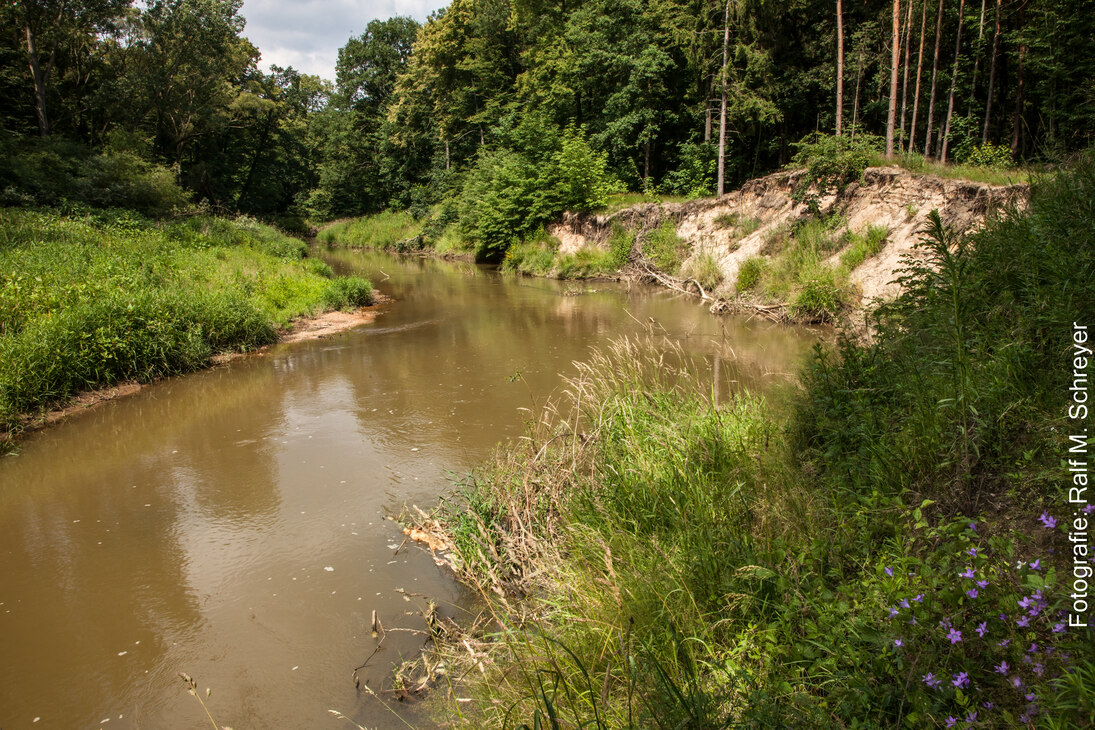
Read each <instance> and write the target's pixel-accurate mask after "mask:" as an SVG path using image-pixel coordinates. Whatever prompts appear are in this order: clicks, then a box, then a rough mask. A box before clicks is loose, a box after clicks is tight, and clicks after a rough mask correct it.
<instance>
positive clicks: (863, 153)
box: [791, 133, 881, 202]
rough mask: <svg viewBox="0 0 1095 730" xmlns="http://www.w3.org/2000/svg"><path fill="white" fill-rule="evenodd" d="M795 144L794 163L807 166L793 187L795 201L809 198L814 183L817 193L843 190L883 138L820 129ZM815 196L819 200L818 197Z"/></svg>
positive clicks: (818, 194)
mask: <svg viewBox="0 0 1095 730" xmlns="http://www.w3.org/2000/svg"><path fill="white" fill-rule="evenodd" d="M794 146H795V147H796V148H797V152H795V156H794V157H793V158H792V162H791V164H792V165H794V166H795V167H804V168H805V169H806V174H805V175H803V176H802V179H801V180H800V181H799V182H798V184H797V185H796V186H795V189H794V190H793V191H792V198H793V199H794V200H795V201H796V202H803V201H807V194H808V191H809V189H810V187H811V186H816V195H817V196H822V195H827V194H829V193H830V192H832V191H833V190H835V191H836V192H841V191H843V190H844V188H845V187H847V185H848V184H849V183H851V182H855V181H856V180H859V178H860V177H861V176H862V175H863V171H864V170H865V169H867V166H868V165H870V163H871V159H872V157H873V156H874V155H875V154H876V153H877V152H878V150H879V149H880V147H881V145H880V139H879V138H878V137H875V136H872V135H869V134H857V135H856V137H855V139H854V140H853V139H852V138H851V136H849V135H842V136H840V137H837V136H835V135H827V134H817V133H815V134H811V135H807V136H806V137H804V138H803V139H802V141H801V142H798V143H796V144H795V145H794ZM813 200H814V201H815V202H816V198H813ZM807 202H809V201H807Z"/></svg>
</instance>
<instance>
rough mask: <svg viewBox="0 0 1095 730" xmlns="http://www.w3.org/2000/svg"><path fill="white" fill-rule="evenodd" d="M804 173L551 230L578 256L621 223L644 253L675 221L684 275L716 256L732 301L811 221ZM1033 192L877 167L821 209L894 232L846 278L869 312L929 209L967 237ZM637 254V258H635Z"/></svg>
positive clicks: (850, 222)
mask: <svg viewBox="0 0 1095 730" xmlns="http://www.w3.org/2000/svg"><path fill="white" fill-rule="evenodd" d="M803 174H804V173H803V172H801V171H794V172H779V173H775V174H773V175H769V176H767V177H763V178H760V179H757V180H751V181H749V182H748V183H746V184H745V185H744V186H743V187H742V188H741V189H740V190H737V191H734V192H731V193H728V194H726V195H724V196H722V197H721V198H708V199H701V200H693V201H688V202H685V203H664V204H656V203H644V204H640V205H636V206H633V207H631V208H625V209H623V210H621V211H618V212H616V213H613V214H610V215H597V214H575V213H569V214H566V215H565V216H564V218H563V220H562V221H561V222H559V223H556V224H554V225H553V226H551V227H549V229H548V233H550V234H551V235H553V236H555V237H556V238H558V239H559V241H560V243H561V247H560V252H561V253H573V252H575V251H577V250H579V249H581V248H583V247H589V246H603V245H605V241H606V240H607V238H608V235H609V233H610V231H611V229H612V226H613V224H616V225H622V226H624V227H627V228H632V229H636V230H639V231H640V236H639V240H638V241H637V243H636V248H638V246H639V245H640V244H641V238H642V232H645V231H651V230H653V229H655V228H657V227H658V226H660V225H662V224H663V223H664V222H665V221H666V220H672V221H673V222H674V224H675V226H676V229H677V235H678V236H679V237H680V238H682V239H683V240H685V241H686V242H687V244H688V247H689V253H688V258H687V259H686V260H685V262H684V266H683V269H684V270H687V269H688V264H689V261H690V260H692V259H694V258H696V257H698V256H702V255H704V254H711V256H712V257H713V258H714V259H715V260H716V261H717V262H718V264H719V267H720V268H721V269H722V273H723V284H721V285H720V286H719V287H718V289H717V290H716V292H715V298H717V299H733V298H734V297H735V295H736V292H735V291H734V282H735V281H736V279H737V273H738V269H739V268H740V266H741V264H742V263H743V262H744V261H746V260H748V259H750V258H753V257H756V256H762V255H764V247H765V242H766V241H767V240H770V238H771V236H772V235H773V233H774V232H775V231H777V230H778V229H779V228H780V227H789V226H791V225H793V224H794V223H795V222H796V221H800V220H803V219H806V218H808V217H810V215H811V214H810V210H809V208H808V206H807V205H806V204H805V203H796V202H795V201H794V200H793V199H792V195H791V193H792V190H793V189H794V188H795V185H796V183H798V182H799V180H800V179H801V176H802V175H803ZM1028 194H1029V186H1027V185H990V184H987V183H977V182H970V181H965V180H951V179H944V178H940V177H935V176H931V175H920V174H917V173H912V172H909V171H907V170H904V169H901V168H899V167H875V168H868V169H867V170H866V171H865V172H864V174H863V179H862V182H859V183H852V184H851V185H849V186H848V187H847V188H845V190H844V191H843V192H842V193H840V194H839V195H837V194H830V195H827V196H823V197H820V198H819V201H818V206H819V208H820V211H821V214H822V215H828V214H836V215H839V216H840V217H841V220H842V225H843V226H844V228H846V230H848V231H852V232H859V231H864V230H865V229H866V228H867V227H868V226H869V225H873V226H884V227H886V228H888V229H889V235H888V236H887V237H886V242H885V245H884V246H883V247H882V249H881V251H879V252H878V253H877V254H876V255H875V256H873V257H871V258H868V259H867V260H866V261H864V262H863V263H862V264H861V265H860V266H858V267H857V268H855V269H854V270H853V271H852V272H851V274H850V276H849V277H848V281H849V283H850V284H851V285H852V286H853V287H855V288H856V289H857V290H858V294H859V306H860V307H863V306H865V305H867V304H868V303H869V302H870V301H871V300H873V299H875V298H888V297H892V296H894V294H896V292H897V285H896V284H895V283H894V278H895V274H896V272H897V270H898V269H899V268H900V267H901V258H902V256H903V255H904V254H908V253H913V252H914V245H915V244H916V242H917V241H918V240H919V239H920V237H921V233H920V231H921V229H922V228H923V227H924V224H925V222H926V220H927V215H928V213H929V212H930V211H932V210H933V209H937V210H938V211H939V213H940V216H941V217H942V219H943V222H944V223H945V224H947V225H949V226H951V227H953V228H954V229H955V230H956V231H959V232H969V231H972V230H975V229H977V228H978V227H980V226H981V225H982V224H983V223H984V220H985V217H986V216H987V215H989V214H990V213H991V212H992V211H994V210H1000V209H1003V208H1004V207H1006V206H1008V205H1023V204H1025V201H1026V199H1027V196H1028ZM725 216H736V217H737V219H738V220H747V219H748V220H750V221H751V223H752V226H756V228H755V230H752V231H751V232H749V233H748V234H747V235H744V236H742V235H740V234H739V233H738V232H736V230H735V228H734V227H732V226H731V227H727V226H725V225H720V224H719V222H717V219H719V218H720V217H725ZM723 220H725V218H723ZM752 226H750V227H752ZM632 253H633V257H634V256H635V255H636V253H637V252H636V251H633V252H632ZM840 253H841V251H839V250H838V251H836V252H835V253H834V254H833V255H832V258H831V260H832V262H833V263H834V264H835V263H836V262H837V261H838V260H839V258H840ZM667 278H668V277H667ZM663 283H666V282H665V281H663ZM716 306H718V305H717V304H716Z"/></svg>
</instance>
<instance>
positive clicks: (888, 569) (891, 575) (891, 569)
mask: <svg viewBox="0 0 1095 730" xmlns="http://www.w3.org/2000/svg"><path fill="white" fill-rule="evenodd" d="M886 575H888V576H890V577H893V568H891V567H889V566H887V567H886Z"/></svg>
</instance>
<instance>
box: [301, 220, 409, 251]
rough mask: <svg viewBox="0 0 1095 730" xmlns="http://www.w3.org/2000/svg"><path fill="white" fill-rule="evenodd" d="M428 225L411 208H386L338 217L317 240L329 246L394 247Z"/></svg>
mask: <svg viewBox="0 0 1095 730" xmlns="http://www.w3.org/2000/svg"><path fill="white" fill-rule="evenodd" d="M424 225H425V222H424V221H423V220H417V219H415V217H414V216H412V215H411V214H410V213H408V212H407V211H384V212H383V213H377V214H375V215H367V216H363V217H361V218H353V219H350V220H345V221H338V222H336V223H334V224H332V225H330V226H328V227H327V228H324V229H323V230H322V231H320V232H319V234H318V235H317V236H316V240H318V241H319V242H320V243H324V244H327V245H329V246H346V247H349V248H379V249H393V248H396V247H397V246H398V244H399V243H400V242H401V241H412V240H414V239H416V238H417V237H418V236H420V235H421V233H422V230H423V228H424ZM419 247H420V246H419Z"/></svg>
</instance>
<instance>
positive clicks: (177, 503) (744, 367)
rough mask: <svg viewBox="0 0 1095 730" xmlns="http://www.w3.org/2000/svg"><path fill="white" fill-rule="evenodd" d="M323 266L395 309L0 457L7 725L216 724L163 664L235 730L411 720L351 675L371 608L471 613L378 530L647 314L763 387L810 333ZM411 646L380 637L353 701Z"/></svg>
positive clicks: (350, 257)
mask: <svg viewBox="0 0 1095 730" xmlns="http://www.w3.org/2000/svg"><path fill="white" fill-rule="evenodd" d="M327 256H328V258H329V261H330V263H331V264H332V266H334V267H335V268H336V269H338V270H340V271H342V272H348V271H357V272H360V273H363V274H364V275H366V276H369V277H370V278H372V279H373V280H374V281H376V282H379V288H380V289H381V290H382V291H385V292H386V293H389V294H391V295H392V296H394V297H395V299H396V300H397V301H396V303H395V304H393V305H391V306H389V307H388V309H387V311H385V312H383V313H382V314H381V315H380V316H379V317H378V318H377V320H376V322H375V323H373V324H370V325H366V326H363V327H361V328H359V329H357V330H354V331H352V332H350V333H347V334H344V335H341V336H338V337H334V338H331V339H326V340H320V341H316V342H304V343H297V344H293V345H280V346H278V347H275V348H273V349H272V350H271V351H269V352H268V353H265V354H263V355H259V356H255V357H249V358H242V359H240V360H236V361H233V362H231V363H229V364H227V365H224V366H221V367H217V368H215V369H213V370H209V371H205V372H202V373H198V374H196V375H192V376H188V377H185V378H178V379H172V380H168V381H164V382H161V383H158V384H155V385H153V386H150V387H148V388H145V389H144V390H142V391H141V392H140V393H138V394H136V395H134V396H131V397H129V398H124V399H122V400H119V401H116V402H113V403H110V404H107V405H105V406H103V407H101V408H98V409H93V410H91V411H89V412H87V413H85V414H82V415H80V416H78V417H74V418H72V419H70V420H69V421H68V422H66V423H65V424H63V425H61V426H59V427H55V428H52V429H47V430H45V431H42V432H40V433H38V434H35V435H33V436H32V437H31V438H30V439H28V440H27V441H26V442H25V443H24V444H23V446H22V449H21V453H20V454H19V455H18V456H14V457H8V458H4V459H0V576H2V582H0V647H2V659H0V728H3V730H16V728H32V727H33V728H47V727H48V728H96V727H100V726H102V727H106V728H198V727H202V726H203V725H204V726H205V727H210V725H209V724H208V720H206V718H205V716H204V714H203V713H202V709H201V707H200V705H199V704H198V702H197V701H196V700H195V699H194V698H193V697H190V696H188V695H187V693H186V687H185V685H184V684H183V682H182V680H181V679H179V677H178V672H180V671H184V672H187V673H189V674H191V675H192V676H193V677H194V679H195V680H196V681H197V683H198V685H199V687H200V688H201V690H202V693H203V696H204V690H205V688H207V687H209V688H211V689H212V694H211V696H210V697H209V698H208V699H207V700H206V702H207V703H208V705H209V707H210V710H211V712H212V714H213V717H214V718H216V720H217V722H218V723H220V724H221V725H229V726H232V727H234V728H236V730H245V729H246V728H259V727H278V728H322V727H330V728H345V727H351V726H350V724H349V723H348V722H346V720H344V719H339V718H338V717H336V716H334V715H332V714H330V713H329V712H328V710H330V709H335V710H338V711H339V712H341V713H344V714H345V715H346V716H347V717H350V718H352V719H353V720H354V721H356V722H357V723H359V724H361V725H364V726H367V727H370V728H374V727H406V725H405V724H404V723H403V721H402V720H400V719H398V718H396V717H395V716H394V715H393V714H392V712H391V711H389V710H387V709H385V708H384V707H383V706H381V705H380V704H379V703H377V702H376V701H375V700H372V699H371V698H370V697H368V696H367V695H359V694H358V692H357V690H356V689H355V688H354V685H353V683H352V681H351V679H350V675H351V671H352V670H353V668H354V667H356V666H357V665H359V664H361V662H362V661H364V659H365V657H366V656H367V655H368V653H369V652H370V651H371V650H372V648H373V646H374V644H375V642H374V641H373V640H372V639H371V637H370V636H369V627H368V624H369V621H370V616H371V613H372V611H373V610H376V611H377V612H378V614H379V616H380V617H381V619H382V620H383V623H384V625H385V626H386V627H387V628H389V629H390V628H395V627H406V628H418V627H420V625H421V624H420V621H421V619H419V618H417V617H416V616H414V615H413V612H414V611H415V610H416V608H419V607H420V602H421V600H422V599H418V598H414V597H411V598H410V600H406V599H405V598H404V595H403V594H402V593H400V592H399V589H403V590H405V591H406V592H408V593H418V594H424V595H428V596H430V597H432V598H433V599H435V600H436V601H438V603H440V604H441V605H442V606H447V607H449V608H448V610H449V611H451V612H458V609H457V608H456V606H459V605H461V604H462V603H463V604H466V603H467V600H466V597H465V596H462V595H461V592H460V589H459V587H458V586H457V585H455V584H454V582H453V581H452V580H451V579H450V578H449V577H448V576H447V575H446V574H445V573H444V572H443V571H442V570H440V569H439V568H437V567H436V566H435V565H434V563H433V561H432V560H431V558H430V556H429V555H428V554H427V553H425V552H424V551H423V550H421V549H419V548H418V547H416V546H409V545H407V546H404V547H403V548H402V549H397V548H399V545H400V543H401V542H402V535H401V533H400V531H399V528H398V527H397V526H396V524H395V523H393V522H391V521H388V520H385V516H389V515H394V514H397V513H398V512H399V510H400V508H401V507H402V505H403V504H405V503H407V504H412V503H417V504H419V505H422V506H423V507H425V506H428V505H431V504H433V503H435V502H436V500H437V498H438V496H439V495H441V494H443V493H445V492H446V491H447V490H448V489H449V488H450V484H451V481H450V479H451V475H452V474H453V473H457V474H458V473H461V472H463V471H466V470H467V469H469V468H471V467H472V466H474V465H476V464H477V463H480V462H482V461H483V460H484V459H485V458H486V457H487V456H488V455H489V453H490V451H491V449H492V448H493V447H494V446H495V445H496V444H497V443H498V442H499V441H501V440H504V439H507V438H512V437H516V436H518V435H520V433H521V430H522V423H523V418H524V413H523V412H522V411H521V410H519V409H520V408H522V407H530V406H531V405H532V403H531V399H530V394H531V397H535V398H536V400H537V402H542V401H543V399H544V398H545V397H546V396H547V395H548V394H549V393H550V392H551V391H552V390H553V389H555V388H556V387H557V386H558V385H559V382H560V373H567V372H570V371H571V370H572V368H571V363H572V362H573V361H574V360H581V359H584V358H585V357H586V356H587V355H588V352H589V348H590V347H591V346H594V345H598V344H604V343H606V342H607V341H608V340H609V339H611V338H614V337H618V336H620V335H623V334H637V333H639V332H641V331H643V326H642V325H641V324H640V323H646V322H649V321H650V320H651V319H652V320H653V321H654V322H656V323H657V325H659V326H660V327H664V329H665V330H666V331H667V332H668V333H669V334H670V335H671V336H672V337H674V338H676V339H679V340H680V341H681V343H682V344H683V346H684V347H685V348H686V349H687V350H690V351H693V352H696V353H698V354H705V355H714V354H715V353H725V352H728V351H729V348H732V350H733V353H734V355H735V358H733V361H732V362H731V363H730V365H729V366H728V369H727V370H726V372H725V374H724V375H723V376H722V378H723V383H724V384H725V382H726V380H734V379H737V380H740V381H743V382H744V383H746V384H748V385H752V386H762V387H763V385H764V384H765V383H767V382H769V381H772V380H782V379H785V378H786V377H787V373H788V372H790V371H792V370H793V369H794V367H795V365H796V364H797V363H798V362H799V361H801V360H802V359H803V358H804V357H805V356H806V354H807V352H808V350H809V348H810V347H811V345H812V344H813V343H814V342H815V341H816V339H817V337H818V335H817V333H815V332H811V331H809V330H798V329H791V328H785V327H774V326H772V325H769V324H766V323H762V322H751V323H749V322H744V321H742V320H734V319H728V318H717V317H713V316H711V315H709V314H707V312H706V309H705V308H704V307H702V306H700V305H699V304H698V303H697V302H696V301H695V300H690V299H687V298H681V297H679V296H676V295H674V294H672V293H670V292H667V291H665V290H660V289H649V288H632V289H630V290H629V289H628V288H626V287H623V286H620V285H613V284H593V285H587V284H574V283H570V284H563V283H559V282H552V281H545V280H532V279H515V278H512V277H505V276H501V275H499V274H498V273H496V272H494V271H492V270H488V269H484V268H481V267H477V266H474V265H471V264H452V263H444V262H438V261H431V260H418V259H396V258H392V257H388V256H381V255H366V254H351V253H329V254H327ZM591 288H592V289H596V291H593V292H590V291H588V290H589V289H591ZM568 290H569V291H568ZM575 292H581V293H580V295H577V296H573V295H570V294H574V293H575ZM712 361H714V360H712ZM518 371H520V373H521V374H522V379H521V380H523V382H521V381H513V380H511V376H513V375H514V374H515V373H517V372H518ZM420 644H421V637H419V636H417V635H415V634H413V633H398V632H394V633H391V634H389V636H388V639H387V640H386V641H385V643H384V648H383V650H382V651H381V652H380V653H379V654H378V655H377V656H376V657H375V658H374V659H373V660H372V662H371V663H370V672H371V673H370V674H368V675H367V676H368V678H369V680H370V685H371V686H373V687H377V686H380V685H381V684H382V682H383V679H384V675H385V674H387V673H388V672H389V671H390V667H391V666H392V664H393V663H394V662H396V661H397V660H398V659H399V657H400V656H401V655H403V656H407V655H411V654H413V653H414V652H415V650H416V649H417V648H418V647H419V646H420ZM400 710H401V711H404V712H406V711H407V710H406V709H405V708H403V707H400ZM410 711H411V712H413V710H410ZM407 717H408V719H409V721H410V722H411V723H412V724H419V723H421V724H422V725H423V726H428V725H429V723H428V721H425V720H423V719H422V718H415V717H414V716H413V715H407Z"/></svg>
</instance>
